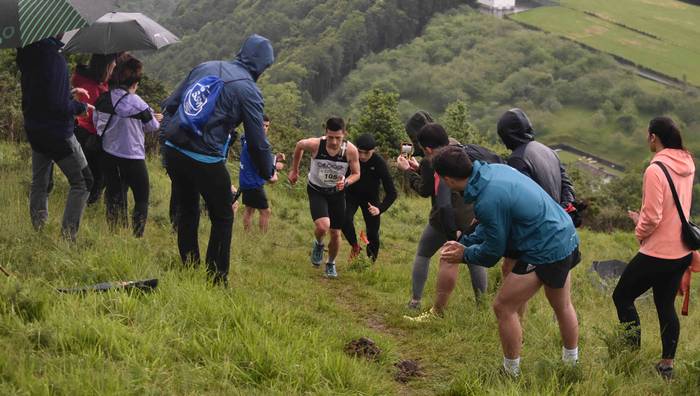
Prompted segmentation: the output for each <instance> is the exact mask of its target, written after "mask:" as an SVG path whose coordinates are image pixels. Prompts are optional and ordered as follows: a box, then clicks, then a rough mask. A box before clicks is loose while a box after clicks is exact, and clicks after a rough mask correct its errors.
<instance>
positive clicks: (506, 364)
mask: <svg viewBox="0 0 700 396" xmlns="http://www.w3.org/2000/svg"><path fill="white" fill-rule="evenodd" d="M503 368H504V369H505V370H506V373H508V374H510V375H515V376H517V375H520V358H515V359H508V358H507V357H505V356H503Z"/></svg>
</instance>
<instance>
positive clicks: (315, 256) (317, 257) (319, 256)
mask: <svg viewBox="0 0 700 396" xmlns="http://www.w3.org/2000/svg"><path fill="white" fill-rule="evenodd" d="M323 248H324V246H323V244H322V243H318V241H314V247H313V249H312V250H311V264H313V265H314V267H316V268H318V267H320V266H321V263H323Z"/></svg>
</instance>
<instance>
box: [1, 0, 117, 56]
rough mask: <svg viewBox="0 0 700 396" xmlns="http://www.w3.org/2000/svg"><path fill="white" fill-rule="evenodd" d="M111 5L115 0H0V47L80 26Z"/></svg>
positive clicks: (29, 41)
mask: <svg viewBox="0 0 700 396" xmlns="http://www.w3.org/2000/svg"><path fill="white" fill-rule="evenodd" d="M114 8H115V5H114V0H0V48H17V47H24V46H25V45H28V44H31V43H33V42H35V41H39V40H41V39H44V38H46V37H51V36H54V35H57V34H59V33H63V32H67V31H69V30H73V29H79V28H81V27H83V26H87V25H88V24H90V23H92V22H94V21H95V20H96V19H97V18H99V16H100V15H104V13H105V12H108V11H110V10H113V9H114Z"/></svg>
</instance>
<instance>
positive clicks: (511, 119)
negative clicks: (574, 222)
mask: <svg viewBox="0 0 700 396" xmlns="http://www.w3.org/2000/svg"><path fill="white" fill-rule="evenodd" d="M498 136H499V137H500V138H501V141H502V142H503V144H504V145H505V146H506V147H507V148H508V149H509V150H511V151H512V154H511V156H510V158H508V161H507V162H508V165H510V166H512V167H513V168H515V169H517V170H519V171H520V172H522V173H524V174H525V175H527V176H528V177H529V178H531V179H532V180H534V181H535V182H536V183H537V184H539V185H540V187H542V189H544V190H545V191H546V192H547V193H548V194H549V195H550V196H551V197H552V198H554V200H555V201H556V202H557V203H559V204H560V205H561V206H562V207H564V208H566V207H568V206H569V204H571V203H573V202H574V201H575V199H576V198H575V192H574V186H573V184H572V183H571V179H569V176H568V175H567V174H566V170H565V169H564V167H563V166H562V164H561V161H559V157H558V156H557V154H556V153H555V152H554V150H552V149H551V148H549V147H547V146H545V145H544V144H542V143H539V142H536V141H535V131H534V130H533V129H532V123H530V119H529V118H528V117H527V115H526V114H525V112H524V111H522V110H521V109H518V108H515V109H511V110H508V111H507V112H505V114H503V116H501V119H500V120H499V121H498Z"/></svg>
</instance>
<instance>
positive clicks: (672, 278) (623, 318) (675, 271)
mask: <svg viewBox="0 0 700 396" xmlns="http://www.w3.org/2000/svg"><path fill="white" fill-rule="evenodd" d="M691 259H692V255H688V256H686V257H683V258H680V259H676V260H665V259H660V258H656V257H651V256H647V255H645V254H642V253H638V254H637V255H636V256H635V257H634V258H633V259H632V261H630V263H629V264H628V265H627V268H625V272H623V273H622V277H620V281H619V282H618V283H617V287H615V291H614V292H613V301H615V307H617V316H618V317H619V318H620V323H623V324H625V325H626V328H627V341H628V342H629V343H630V344H632V345H634V346H637V347H639V346H641V340H642V331H641V328H640V322H639V315H638V314H637V309H636V308H635V307H634V300H635V299H637V297H639V296H641V295H642V294H643V293H644V292H646V291H647V290H649V289H650V288H653V290H654V304H655V305H656V312H657V314H658V316H659V327H660V329H661V343H662V345H663V352H662V355H661V358H662V359H673V357H674V356H675V355H676V347H677V345H678V335H679V334H680V330H681V329H680V323H679V321H678V315H677V314H676V309H675V307H674V305H673V303H674V300H675V298H676V293H677V292H678V287H679V286H680V283H681V278H682V277H683V273H684V272H685V270H686V269H687V268H688V266H689V265H690V262H691Z"/></svg>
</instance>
